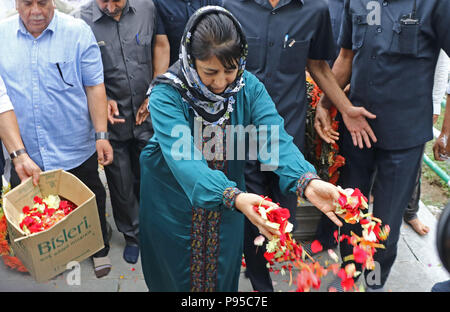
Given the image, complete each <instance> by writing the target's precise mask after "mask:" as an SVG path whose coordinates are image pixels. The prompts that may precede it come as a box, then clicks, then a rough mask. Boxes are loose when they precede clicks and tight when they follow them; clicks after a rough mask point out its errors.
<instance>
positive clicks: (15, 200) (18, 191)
mask: <svg viewBox="0 0 450 312" xmlns="http://www.w3.org/2000/svg"><path fill="white" fill-rule="evenodd" d="M51 194H53V195H59V196H60V197H63V198H65V199H68V200H70V201H72V202H73V203H74V204H75V205H77V206H78V207H77V208H76V209H75V210H74V211H72V212H71V213H70V214H69V215H67V216H65V217H64V218H63V219H62V220H60V221H59V222H58V223H57V224H55V225H54V226H53V227H51V228H50V229H48V230H45V231H42V232H39V233H34V234H31V235H25V233H24V232H23V231H22V230H21V229H20V227H19V223H20V214H21V212H22V208H23V207H24V206H27V205H28V206H30V207H31V206H32V205H33V198H34V196H36V195H37V196H39V197H41V198H44V197H46V196H48V195H51ZM3 209H4V213H5V216H6V220H7V223H8V233H9V238H10V243H11V247H12V249H13V251H14V254H15V256H17V257H18V258H19V259H20V260H21V261H22V263H23V264H24V266H25V267H26V268H27V269H28V271H29V272H30V274H31V275H32V276H33V277H34V279H35V280H36V281H37V282H45V281H47V280H49V279H51V278H53V277H55V276H56V275H58V274H60V273H62V272H64V271H65V270H66V266H67V264H68V263H69V262H71V261H78V262H81V261H83V260H85V259H86V258H88V257H90V256H91V255H93V254H94V253H96V252H97V251H99V250H100V249H102V248H103V247H104V244H103V236H102V231H101V227H100V219H99V216H98V211H97V203H96V201H95V195H94V193H93V192H92V191H91V190H90V189H89V188H88V187H87V186H86V185H85V184H83V182H81V181H80V180H79V179H78V178H77V177H75V176H74V175H73V174H70V173H68V172H66V171H63V170H52V171H47V172H43V173H41V175H40V178H39V185H38V186H33V182H32V180H31V178H30V179H28V180H27V181H26V182H24V183H22V184H21V185H19V186H17V187H16V188H14V189H13V190H11V191H10V192H8V193H7V194H6V195H5V196H4V199H3Z"/></svg>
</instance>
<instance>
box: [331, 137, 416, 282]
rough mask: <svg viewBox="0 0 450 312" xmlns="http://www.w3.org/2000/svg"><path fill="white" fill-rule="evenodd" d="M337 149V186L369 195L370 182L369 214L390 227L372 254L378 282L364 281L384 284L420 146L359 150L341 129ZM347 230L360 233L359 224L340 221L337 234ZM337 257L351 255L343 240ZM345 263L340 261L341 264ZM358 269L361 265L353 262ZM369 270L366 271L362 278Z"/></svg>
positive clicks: (414, 179) (395, 246) (394, 250)
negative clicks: (381, 246)
mask: <svg viewBox="0 0 450 312" xmlns="http://www.w3.org/2000/svg"><path fill="white" fill-rule="evenodd" d="M341 133H342V134H341V140H342V141H341V144H342V145H341V146H340V147H341V151H342V154H343V156H344V157H345V159H346V165H345V166H344V167H343V168H342V171H341V177H340V179H339V185H341V186H342V187H343V188H356V187H357V188H359V189H360V190H361V192H362V193H363V194H369V192H370V191H371V188H372V177H373V175H374V174H375V176H374V183H373V188H372V193H373V196H374V203H373V215H374V216H375V217H377V218H380V219H381V220H382V221H383V224H384V225H386V224H388V225H389V226H390V229H391V232H390V234H389V237H388V239H387V241H386V242H383V243H384V245H385V247H386V249H378V250H377V252H376V253H375V256H374V260H375V261H376V263H375V264H376V265H377V266H378V268H377V269H379V270H380V271H379V272H380V282H379V283H377V284H376V285H372V284H371V283H368V286H369V287H371V288H381V287H383V286H384V284H385V283H386V280H387V278H388V276H389V272H390V270H391V268H392V265H393V264H394V261H395V258H396V256H397V243H398V240H399V237H400V227H401V224H402V219H403V215H404V213H405V210H406V207H407V206H408V202H409V201H410V199H411V197H412V194H413V191H414V186H415V184H416V181H417V172H418V170H419V168H420V164H421V161H422V155H423V151H424V145H423V144H422V145H419V146H416V147H412V148H408V149H403V150H384V149H380V148H376V147H372V148H371V149H367V148H365V149H362V150H361V149H359V148H358V147H355V146H353V143H352V139H351V136H350V134H349V132H348V131H346V130H344V131H342V130H341ZM350 231H353V232H354V233H355V234H357V235H359V236H361V235H362V233H361V232H362V230H361V225H360V224H355V225H351V224H344V226H343V227H342V228H341V234H347V235H350ZM340 252H341V257H342V259H344V258H345V257H346V256H347V255H351V254H352V252H353V247H352V246H351V245H348V244H347V243H346V241H344V242H342V243H341V244H340ZM346 264H347V263H343V266H345V265H346ZM356 268H357V270H358V271H361V265H359V264H356ZM369 273H370V271H368V270H366V272H365V277H366V281H368V280H367V277H368V274H369Z"/></svg>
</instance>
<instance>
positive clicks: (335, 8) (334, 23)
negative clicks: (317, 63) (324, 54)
mask: <svg viewBox="0 0 450 312" xmlns="http://www.w3.org/2000/svg"><path fill="white" fill-rule="evenodd" d="M328 10H329V11H330V18H331V27H332V28H333V38H334V42H335V43H336V55H335V56H334V58H333V59H332V60H331V61H332V63H333V62H334V60H335V59H336V58H337V57H338V55H339V51H340V50H341V47H339V45H338V44H337V42H338V39H339V33H340V30H341V24H342V13H344V0H328Z"/></svg>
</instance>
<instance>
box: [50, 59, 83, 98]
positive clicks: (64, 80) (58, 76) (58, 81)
mask: <svg viewBox="0 0 450 312" xmlns="http://www.w3.org/2000/svg"><path fill="white" fill-rule="evenodd" d="M46 74H47V77H46V79H45V80H46V85H47V87H48V88H49V89H51V90H55V91H64V90H68V89H70V88H73V87H74V85H75V82H76V75H77V74H76V68H75V62H74V61H73V60H72V61H60V62H48V63H47V70H46Z"/></svg>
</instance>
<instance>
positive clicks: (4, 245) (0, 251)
mask: <svg viewBox="0 0 450 312" xmlns="http://www.w3.org/2000/svg"><path fill="white" fill-rule="evenodd" d="M9 251H10V249H9V245H8V241H7V240H5V239H4V240H1V241H0V255H2V256H3V255H9Z"/></svg>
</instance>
